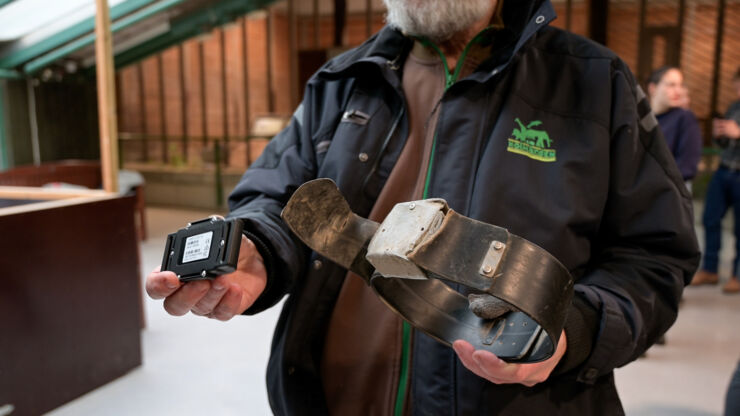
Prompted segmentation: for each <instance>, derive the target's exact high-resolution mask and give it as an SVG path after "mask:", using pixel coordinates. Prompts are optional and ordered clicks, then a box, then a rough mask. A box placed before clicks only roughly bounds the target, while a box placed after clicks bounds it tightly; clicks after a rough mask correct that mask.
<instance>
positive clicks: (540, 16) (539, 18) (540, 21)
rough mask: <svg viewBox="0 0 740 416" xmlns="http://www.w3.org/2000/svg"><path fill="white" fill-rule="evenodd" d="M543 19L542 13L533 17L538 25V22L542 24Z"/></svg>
mask: <svg viewBox="0 0 740 416" xmlns="http://www.w3.org/2000/svg"><path fill="white" fill-rule="evenodd" d="M544 21H545V16H543V15H539V16H537V19H535V23H537V24H538V25H539V24H542V22H544Z"/></svg>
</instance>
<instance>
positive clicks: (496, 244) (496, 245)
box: [493, 241, 504, 250]
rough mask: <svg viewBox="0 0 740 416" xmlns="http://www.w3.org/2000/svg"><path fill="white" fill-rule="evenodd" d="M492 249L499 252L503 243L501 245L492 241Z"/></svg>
mask: <svg viewBox="0 0 740 416" xmlns="http://www.w3.org/2000/svg"><path fill="white" fill-rule="evenodd" d="M493 248H494V249H496V250H501V249H502V248H504V243H502V242H500V241H494V242H493Z"/></svg>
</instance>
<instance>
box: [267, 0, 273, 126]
mask: <svg viewBox="0 0 740 416" xmlns="http://www.w3.org/2000/svg"><path fill="white" fill-rule="evenodd" d="M273 25H274V17H273V11H272V8H268V9H267V36H265V38H266V41H267V57H266V59H265V61H266V62H267V111H268V112H270V113H273V112H275V97H274V96H273V94H272V78H273V77H272V68H273V65H272V29H273Z"/></svg>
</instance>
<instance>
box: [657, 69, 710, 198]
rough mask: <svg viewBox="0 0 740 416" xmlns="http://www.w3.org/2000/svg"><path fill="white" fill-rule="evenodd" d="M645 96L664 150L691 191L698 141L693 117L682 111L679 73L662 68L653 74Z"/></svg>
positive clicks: (698, 155)
mask: <svg viewBox="0 0 740 416" xmlns="http://www.w3.org/2000/svg"><path fill="white" fill-rule="evenodd" d="M648 94H649V95H650V106H651V107H652V109H653V112H654V113H655V115H656V117H657V119H658V124H660V128H661V130H662V131H663V136H665V139H666V142H667V143H668V148H669V149H670V150H671V153H672V154H673V158H674V159H675V161H676V165H678V170H679V171H681V176H683V180H684V182H685V183H686V187H687V188H688V189H689V191H691V180H692V179H693V178H694V176H696V171H697V166H698V164H699V159H700V158H701V146H702V137H701V129H700V128H699V123H698V122H697V121H696V116H694V113H692V112H691V110H688V109H686V108H685V107H686V105H687V104H686V103H687V102H688V95H687V91H686V88H685V87H684V85H683V74H681V70H679V69H678V68H676V67H671V66H665V67H662V68H660V69H658V70H656V71H655V72H653V73H652V75H650V78H649V79H648Z"/></svg>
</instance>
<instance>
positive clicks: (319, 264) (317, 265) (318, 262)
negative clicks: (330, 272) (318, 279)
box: [313, 260, 324, 270]
mask: <svg viewBox="0 0 740 416" xmlns="http://www.w3.org/2000/svg"><path fill="white" fill-rule="evenodd" d="M322 267H324V263H323V262H322V261H321V260H314V261H313V269H314V270H319V269H321V268H322Z"/></svg>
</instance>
